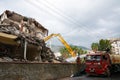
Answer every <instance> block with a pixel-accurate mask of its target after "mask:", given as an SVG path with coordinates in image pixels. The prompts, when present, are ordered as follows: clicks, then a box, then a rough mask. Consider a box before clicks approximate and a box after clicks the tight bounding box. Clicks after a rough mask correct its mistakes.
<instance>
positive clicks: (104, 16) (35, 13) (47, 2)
mask: <svg viewBox="0 0 120 80" xmlns="http://www.w3.org/2000/svg"><path fill="white" fill-rule="evenodd" d="M5 10H11V11H14V12H17V13H19V14H21V15H23V16H27V17H32V18H34V19H36V20H37V21H38V22H39V23H41V24H42V25H43V26H44V27H45V28H47V29H48V30H49V34H51V33H60V34H61V35H62V36H63V37H64V39H65V40H66V41H67V42H68V43H69V44H73V45H78V46H85V47H88V48H90V45H91V43H92V42H97V41H98V40H100V39H108V38H114V37H115V38H116V37H120V0H0V14H1V13H3V12H4V11H5ZM51 41H52V44H61V43H60V42H59V41H58V40H56V38H55V39H52V40H51Z"/></svg>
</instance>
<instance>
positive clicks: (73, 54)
mask: <svg viewBox="0 0 120 80" xmlns="http://www.w3.org/2000/svg"><path fill="white" fill-rule="evenodd" d="M52 37H57V38H58V39H59V41H61V43H62V44H63V45H64V46H65V47H66V48H67V50H68V51H69V53H70V54H71V55H72V56H75V53H74V51H73V50H72V48H71V47H70V45H69V44H68V43H67V42H66V41H65V40H64V38H63V37H62V36H61V35H60V34H51V35H49V36H47V37H45V38H44V41H45V42H46V41H47V40H49V39H50V38H52Z"/></svg>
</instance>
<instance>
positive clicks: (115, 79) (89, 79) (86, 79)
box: [58, 72, 120, 80]
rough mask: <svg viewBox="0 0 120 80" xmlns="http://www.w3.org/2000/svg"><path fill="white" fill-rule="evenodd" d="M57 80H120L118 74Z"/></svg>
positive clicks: (119, 74)
mask: <svg viewBox="0 0 120 80" xmlns="http://www.w3.org/2000/svg"><path fill="white" fill-rule="evenodd" d="M58 80H120V72H119V73H114V74H112V76H111V77H104V76H86V75H82V76H79V77H72V78H64V79H58Z"/></svg>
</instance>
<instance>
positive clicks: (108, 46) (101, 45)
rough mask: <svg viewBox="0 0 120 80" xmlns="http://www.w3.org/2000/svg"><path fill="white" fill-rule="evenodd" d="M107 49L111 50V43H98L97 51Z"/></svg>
mask: <svg viewBox="0 0 120 80" xmlns="http://www.w3.org/2000/svg"><path fill="white" fill-rule="evenodd" d="M107 49H111V43H110V41H109V40H104V39H101V40H100V41H99V50H100V51H106V50H107Z"/></svg>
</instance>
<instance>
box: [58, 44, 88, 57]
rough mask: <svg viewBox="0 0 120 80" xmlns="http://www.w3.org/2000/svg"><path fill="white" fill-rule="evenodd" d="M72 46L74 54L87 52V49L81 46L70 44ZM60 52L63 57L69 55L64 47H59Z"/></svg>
mask: <svg viewBox="0 0 120 80" xmlns="http://www.w3.org/2000/svg"><path fill="white" fill-rule="evenodd" d="M70 47H71V48H72V50H73V51H75V53H76V55H77V53H78V55H81V54H85V53H87V51H85V50H83V49H82V48H79V47H77V46H70ZM60 53H61V54H62V56H63V57H64V58H68V57H71V55H70V53H69V52H68V50H67V49H66V47H63V48H61V49H60Z"/></svg>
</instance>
